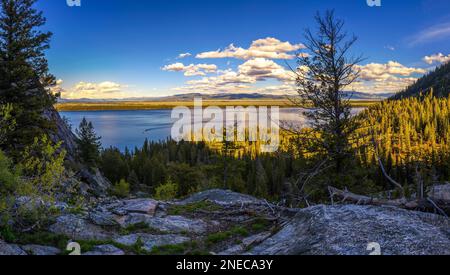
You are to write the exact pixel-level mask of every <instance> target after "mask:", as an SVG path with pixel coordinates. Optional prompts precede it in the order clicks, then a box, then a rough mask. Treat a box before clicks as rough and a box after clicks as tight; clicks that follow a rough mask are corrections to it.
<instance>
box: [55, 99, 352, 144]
mask: <svg viewBox="0 0 450 275" xmlns="http://www.w3.org/2000/svg"><path fill="white" fill-rule="evenodd" d="M355 111H356V112H357V110H355ZM171 113H172V110H136V111H87V112H61V113H60V114H61V116H63V117H66V118H67V119H68V120H69V122H70V124H71V125H72V129H73V130H74V129H75V128H77V127H78V125H79V124H80V122H81V120H82V119H83V117H85V118H86V119H87V120H88V121H91V122H92V123H93V124H94V127H95V131H96V132H97V134H98V135H99V136H101V138H102V139H101V142H102V145H103V147H105V148H108V147H110V146H113V147H117V148H119V149H120V150H124V149H125V147H128V148H134V147H141V146H142V144H143V143H144V141H145V139H148V140H151V141H161V140H165V139H167V138H169V137H170V134H171V128H172V125H173V123H174V122H175V121H176V119H172V118H171ZM280 121H281V123H282V124H283V125H296V127H298V126H299V125H300V126H301V125H304V124H305V118H304V117H303V116H302V110H301V109H299V108H281V109H280Z"/></svg>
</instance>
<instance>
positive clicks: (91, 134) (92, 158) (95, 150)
mask: <svg viewBox="0 0 450 275" xmlns="http://www.w3.org/2000/svg"><path fill="white" fill-rule="evenodd" d="M76 134H77V136H78V138H79V139H78V140H77V143H78V154H79V157H80V159H81V160H82V161H83V162H84V163H85V164H87V165H90V166H94V167H96V166H97V162H98V160H99V156H100V148H101V143H100V139H101V137H98V136H97V134H96V133H95V130H94V126H93V125H92V122H88V121H87V120H86V118H83V120H82V121H81V123H80V126H79V128H78V129H77V130H76Z"/></svg>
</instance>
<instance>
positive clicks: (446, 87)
mask: <svg viewBox="0 0 450 275" xmlns="http://www.w3.org/2000/svg"><path fill="white" fill-rule="evenodd" d="M431 88H433V91H434V95H435V96H438V97H447V96H448V95H449V92H450V62H449V63H447V64H444V65H442V66H440V67H438V68H436V70H434V71H433V72H431V73H429V74H427V75H425V76H424V77H422V78H420V79H419V80H417V82H416V83H414V84H412V85H411V86H409V87H408V88H406V90H404V91H402V92H400V93H398V94H397V95H395V96H394V99H400V98H405V97H411V96H419V95H420V93H421V92H427V91H429V90H430V89H431Z"/></svg>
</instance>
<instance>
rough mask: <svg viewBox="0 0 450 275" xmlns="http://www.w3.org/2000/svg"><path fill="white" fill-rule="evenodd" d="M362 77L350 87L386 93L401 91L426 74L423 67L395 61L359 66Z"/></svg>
mask: <svg viewBox="0 0 450 275" xmlns="http://www.w3.org/2000/svg"><path fill="white" fill-rule="evenodd" d="M357 68H358V69H360V70H361V77H360V79H358V81H357V82H355V83H353V84H352V85H351V86H350V87H348V89H350V90H355V91H358V92H370V93H385V92H399V91H401V90H403V89H404V88H405V87H407V86H408V85H411V84H413V83H414V82H415V81H416V80H417V77H416V75H417V76H419V75H422V74H425V73H426V72H427V70H425V69H422V68H414V67H407V66H404V65H402V64H400V63H398V62H395V61H389V62H387V63H385V64H380V63H370V64H367V65H364V66H357Z"/></svg>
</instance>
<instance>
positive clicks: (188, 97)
mask: <svg viewBox="0 0 450 275" xmlns="http://www.w3.org/2000/svg"><path fill="white" fill-rule="evenodd" d="M393 95H394V94H393V93H381V94H373V93H361V92H346V97H347V98H351V99H353V100H383V99H386V98H389V97H391V96H393ZM196 97H201V98H202V99H203V100H282V99H286V96H284V95H268V94H257V93H253V94H246V93H239V94H230V93H219V94H200V93H190V94H179V95H173V96H166V97H132V98H122V99H90V98H81V99H60V100H59V103H69V102H112V101H117V102H120V101H156V102H158V101H159V102H164V101H192V100H194V98H196Z"/></svg>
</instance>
